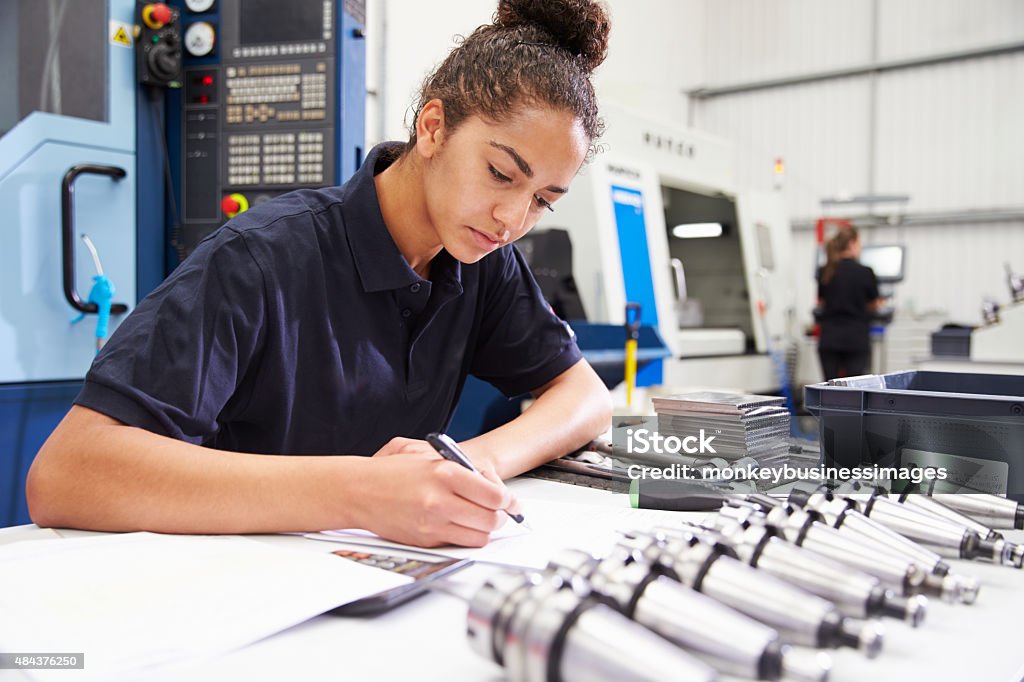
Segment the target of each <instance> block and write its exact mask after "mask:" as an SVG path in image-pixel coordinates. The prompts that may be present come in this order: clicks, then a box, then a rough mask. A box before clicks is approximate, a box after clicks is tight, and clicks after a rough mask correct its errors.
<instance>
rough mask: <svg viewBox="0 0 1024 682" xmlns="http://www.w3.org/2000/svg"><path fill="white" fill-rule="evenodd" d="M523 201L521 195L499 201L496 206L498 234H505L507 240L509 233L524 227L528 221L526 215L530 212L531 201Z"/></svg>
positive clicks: (495, 214) (495, 217)
mask: <svg viewBox="0 0 1024 682" xmlns="http://www.w3.org/2000/svg"><path fill="white" fill-rule="evenodd" d="M532 200H533V197H532V196H531V197H530V198H529V199H528V200H526V201H523V200H522V198H521V197H509V198H508V199H505V200H503V201H499V202H498V204H497V205H495V207H494V219H495V220H496V221H497V222H498V236H499V237H501V236H504V238H505V240H506V241H507V239H508V236H506V235H509V234H515V233H517V232H519V230H521V229H522V227H523V223H524V222H526V216H527V214H528V213H529V212H530V201H532Z"/></svg>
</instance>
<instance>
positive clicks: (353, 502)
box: [27, 0, 610, 546]
mask: <svg viewBox="0 0 1024 682" xmlns="http://www.w3.org/2000/svg"><path fill="white" fill-rule="evenodd" d="M608 29H609V23H608V18H607V16H606V14H605V12H604V10H603V9H602V8H601V7H600V6H599V5H598V4H596V3H595V2H591V1H588V0H554V1H553V0H501V2H500V3H499V6H498V11H497V13H496V15H495V20H494V23H493V24H492V25H487V26H481V27H479V28H478V29H477V30H476V31H474V32H473V34H472V35H470V36H469V37H468V38H466V39H465V41H464V42H463V43H462V44H461V45H460V46H459V47H457V48H455V49H454V50H453V51H452V52H451V53H450V54H449V56H448V58H447V59H446V60H445V61H444V63H443V64H442V65H441V66H440V67H439V68H438V69H437V71H436V72H435V73H434V74H433V75H432V76H431V77H430V78H429V79H428V80H427V81H426V83H425V85H424V87H423V90H422V92H421V95H420V104H419V107H418V109H417V112H416V117H415V122H414V124H413V129H412V131H411V137H410V139H409V141H408V142H407V143H405V144H402V143H385V144H382V145H380V146H378V147H376V148H375V149H374V150H372V152H371V153H370V154H369V155H368V156H367V158H366V161H365V163H364V165H363V167H362V168H361V169H360V170H359V171H358V172H357V173H356V174H355V176H353V177H352V179H351V180H349V181H348V182H347V183H346V184H345V185H343V186H341V187H334V188H328V189H323V190H304V191H299V192H293V193H291V194H288V195H285V196H282V197H280V198H278V199H276V200H274V201H271V202H268V203H266V204H264V205H261V206H258V207H255V208H253V209H251V210H249V211H247V212H245V213H242V214H241V215H239V216H237V217H236V218H234V219H232V220H231V221H230V222H228V223H227V224H226V225H224V226H223V227H222V228H221V229H220V230H218V231H217V232H215V233H214V234H213V235H211V236H210V237H209V238H208V239H206V240H205V241H204V242H203V243H202V245H201V246H200V247H199V248H198V249H196V251H195V253H193V255H192V256H190V257H189V259H187V260H186V261H185V262H184V263H182V265H181V266H180V267H179V268H178V269H177V270H176V271H175V272H174V273H173V274H172V275H171V276H170V277H169V278H168V279H167V280H166V281H165V282H164V283H163V284H162V285H161V286H160V287H159V288H157V289H156V290H155V291H154V292H153V293H152V294H151V295H150V296H148V297H147V298H146V299H145V300H144V301H143V302H142V303H140V304H139V306H138V308H137V309H136V310H135V311H134V312H133V313H132V314H131V315H130V316H129V317H128V318H127V319H126V320H125V321H124V323H123V324H122V325H121V327H120V328H119V329H118V330H117V332H116V334H115V335H114V336H113V338H111V340H110V342H109V343H108V344H107V346H106V347H105V348H104V349H103V352H102V353H101V354H100V355H99V356H98V357H97V359H96V361H95V363H94V364H93V367H92V368H91V369H90V371H89V373H88V376H87V377H86V382H85V387H84V388H83V390H82V392H81V394H80V395H79V396H78V398H77V399H76V405H75V406H74V407H73V408H72V409H71V411H70V412H69V413H68V415H67V416H66V417H65V419H64V420H63V421H62V422H61V424H60V425H59V426H58V427H57V429H56V430H55V431H54V433H53V434H52V435H51V437H50V438H49V440H48V441H47V442H46V443H45V445H44V446H43V448H42V450H41V451H40V453H39V455H38V457H37V458H36V460H35V462H34V464H33V466H32V469H31V471H30V472H29V477H28V484H27V487H28V500H29V510H30V512H31V514H32V518H33V520H35V521H36V522H37V523H38V524H40V525H44V526H70V527H77V528H90V529H96V530H107V531H127V530H151V531H160V532H171V533H241V532H273V531H302V530H314V529H327V528H346V527H359V528H366V529H369V530H371V531H374V532H376V533H378V534H380V535H382V536H385V537H388V538H391V539H394V540H398V541H402V542H408V543H413V544H419V545H425V546H432V545H439V544H446V543H454V544H461V545H469V546H479V545H483V544H485V543H486V542H487V540H488V534H489V533H490V532H491V531H493V530H494V529H495V528H497V527H498V526H499V525H500V524H501V523H503V521H504V518H505V513H504V511H502V510H509V511H512V512H515V511H516V509H517V508H518V503H517V502H516V500H515V499H514V498H513V496H512V495H511V494H510V493H509V491H508V489H507V488H506V487H505V486H504V485H503V484H502V483H501V479H502V478H507V477H510V476H513V475H515V474H518V473H520V472H522V471H525V470H527V469H530V468H532V467H535V466H537V465H539V464H541V463H543V462H545V461H548V460H550V459H553V458H555V457H558V456H560V455H562V454H564V453H566V452H569V451H571V450H573V449H574V448H576V447H579V446H580V445H582V444H584V443H586V442H587V441H589V440H590V439H592V438H593V437H594V436H596V435H598V434H599V433H601V432H602V431H603V430H605V429H606V428H607V426H608V423H609V419H610V401H609V397H608V393H607V391H606V390H605V388H604V386H603V384H602V383H601V381H600V380H599V379H598V378H597V376H596V374H595V373H594V372H593V370H592V369H591V368H590V366H589V365H587V363H586V362H585V361H583V360H582V359H581V355H580V352H579V350H578V348H577V347H576V344H575V342H574V340H573V338H572V336H571V333H570V332H569V331H568V330H567V328H566V327H565V325H564V324H563V323H562V322H561V321H560V320H558V319H557V318H556V317H554V316H553V315H552V314H551V313H550V312H549V309H548V307H547V305H546V304H545V302H544V300H543V299H542V297H541V295H540V291H539V289H538V288H537V285H536V283H535V282H534V280H533V278H532V276H531V275H530V273H529V271H528V270H527V267H526V265H525V263H524V262H523V260H522V258H521V256H520V255H519V254H518V252H517V251H515V250H514V249H513V248H512V247H511V243H512V242H514V241H515V240H516V239H518V238H519V237H521V236H523V235H524V234H525V233H526V232H528V231H529V230H530V228H532V227H533V226H534V224H535V223H536V222H537V219H538V218H539V217H540V215H541V214H542V213H543V212H544V211H548V210H553V208H554V205H555V204H556V203H557V201H558V199H559V197H561V196H562V195H564V194H565V193H566V191H568V188H569V184H570V183H571V182H572V180H573V178H574V177H575V175H576V173H577V171H578V170H579V168H580V166H581V165H582V163H583V162H584V160H585V158H586V157H587V155H588V153H590V151H591V150H592V149H593V143H594V140H595V139H596V138H597V136H598V135H599V134H600V131H601V124H600V120H599V119H598V114H597V106H596V100H595V97H594V91H593V88H592V87H591V84H590V81H589V76H590V72H591V71H592V70H593V69H594V68H595V67H596V66H597V65H598V64H600V63H601V62H602V61H603V59H604V55H605V52H606V49H607V36H608ZM469 374H473V375H475V376H478V377H481V378H483V379H485V380H487V381H489V382H491V383H492V384H494V385H496V386H497V387H499V388H500V389H501V390H502V391H504V392H505V393H506V394H508V395H517V394H521V393H526V392H530V393H532V394H533V395H534V396H536V401H535V403H534V404H533V406H532V407H531V408H530V409H529V410H527V411H526V412H525V413H524V414H523V415H522V416H520V417H519V418H517V419H515V420H514V421H512V422H511V423H509V424H507V425H505V426H503V427H501V428H499V429H496V430H494V431H492V432H490V433H486V434H483V435H481V436H479V437H478V438H474V439H472V440H470V441H467V442H466V443H464V444H463V445H464V449H465V451H466V452H467V453H468V454H469V456H470V457H471V459H472V460H473V462H474V463H475V464H476V466H477V468H479V469H480V470H481V471H483V472H484V473H485V475H486V478H484V477H481V476H478V475H475V474H473V473H472V472H470V471H468V470H466V469H463V468H462V467H460V466H458V465H456V464H454V463H452V462H449V461H446V460H444V459H442V458H441V457H439V456H438V455H437V454H436V453H435V452H434V451H433V449H432V448H431V447H429V446H428V444H426V443H425V442H424V441H422V440H420V439H422V438H423V437H424V436H425V435H426V434H427V433H429V432H431V431H439V430H443V429H444V428H445V426H446V425H447V423H448V421H449V419H450V418H451V415H452V412H453V411H454V409H455V405H456V402H457V401H458V397H459V394H460V392H461V390H462V386H463V383H464V381H465V379H466V377H467V375H469ZM368 455H372V456H368Z"/></svg>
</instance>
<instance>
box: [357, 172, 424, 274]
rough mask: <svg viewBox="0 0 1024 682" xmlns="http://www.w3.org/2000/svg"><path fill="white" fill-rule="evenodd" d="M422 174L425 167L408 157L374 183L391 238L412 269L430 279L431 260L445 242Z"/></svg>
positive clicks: (378, 177) (379, 175)
mask: <svg viewBox="0 0 1024 682" xmlns="http://www.w3.org/2000/svg"><path fill="white" fill-rule="evenodd" d="M422 173H423V169H422V167H420V166H419V165H418V164H417V163H416V162H415V160H414V157H413V156H412V155H409V154H407V155H403V156H401V157H399V158H398V159H397V160H396V161H395V162H394V163H392V164H391V165H390V166H389V167H388V168H386V169H385V170H384V171H383V172H381V173H379V174H378V175H376V176H375V177H374V178H373V182H374V185H375V186H376V188H377V201H378V202H379V203H380V212H381V215H382V216H383V217H384V225H385V226H386V227H387V228H388V232H389V233H391V238H392V239H394V240H395V245H396V246H398V250H399V251H401V253H402V256H404V257H405V260H406V262H408V263H409V267H411V268H412V269H413V270H414V271H415V272H416V274H418V275H419V276H420V277H423V278H424V279H427V278H428V277H429V275H430V261H432V260H433V259H434V256H436V255H437V254H438V253H439V252H440V251H441V241H440V240H439V239H438V237H437V232H436V231H435V230H434V226H433V225H432V224H431V222H430V215H429V214H428V212H427V202H426V197H425V196H424V194H423V178H422Z"/></svg>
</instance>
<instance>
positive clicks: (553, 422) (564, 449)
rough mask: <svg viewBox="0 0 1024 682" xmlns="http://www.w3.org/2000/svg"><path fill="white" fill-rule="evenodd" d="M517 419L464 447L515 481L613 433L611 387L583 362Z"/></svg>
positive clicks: (469, 452) (474, 439) (558, 379)
mask: <svg viewBox="0 0 1024 682" xmlns="http://www.w3.org/2000/svg"><path fill="white" fill-rule="evenodd" d="M538 393H539V395H538V397H537V399H536V400H535V401H534V403H533V404H532V405H531V406H530V407H529V409H527V410H526V411H525V412H523V414H521V415H520V416H519V417H517V418H516V419H514V420H512V421H511V422H509V423H508V424H505V425H504V426H501V427H499V428H497V429H494V430H493V431H489V432H488V433H485V434H483V435H480V436H477V437H476V438H473V439H471V440H468V441H466V442H465V443H464V448H465V450H466V452H467V454H469V455H470V456H471V457H473V458H474V459H476V458H477V457H479V458H482V459H485V460H487V461H489V462H491V463H492V464H493V466H494V468H495V470H496V471H497V473H498V474H499V475H500V476H501V477H502V478H510V477H512V476H515V475H517V474H520V473H522V472H524V471H528V470H530V469H533V468H535V467H537V466H540V465H541V464H544V463H545V462H549V461H551V460H552V459H555V458H557V457H561V456H562V455H565V454H567V453H569V452H572V451H573V450H576V449H578V448H580V447H581V446H583V445H586V444H587V443H588V442H590V441H591V440H593V439H594V438H595V437H597V436H599V435H600V434H602V433H604V432H605V431H607V430H608V427H609V425H610V423H611V414H612V404H611V397H610V396H609V394H608V389H607V388H605V386H604V383H603V382H602V381H601V379H600V378H598V376H597V374H596V373H595V372H594V370H593V369H592V368H591V367H590V365H588V364H587V363H586V361H583V360H581V361H580V362H578V363H576V364H575V365H573V366H572V367H570V368H569V369H567V370H566V371H565V372H563V373H562V374H561V375H559V376H558V377H557V378H556V379H555V380H554V381H552V382H551V383H550V384H548V385H547V386H545V387H544V388H543V389H542V390H541V391H539V392H538Z"/></svg>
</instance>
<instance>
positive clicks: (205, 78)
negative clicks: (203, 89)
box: [203, 76, 213, 85]
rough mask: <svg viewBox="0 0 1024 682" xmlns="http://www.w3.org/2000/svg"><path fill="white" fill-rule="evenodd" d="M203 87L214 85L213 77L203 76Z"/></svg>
mask: <svg viewBox="0 0 1024 682" xmlns="http://www.w3.org/2000/svg"><path fill="white" fill-rule="evenodd" d="M203 85H213V76H203Z"/></svg>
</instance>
